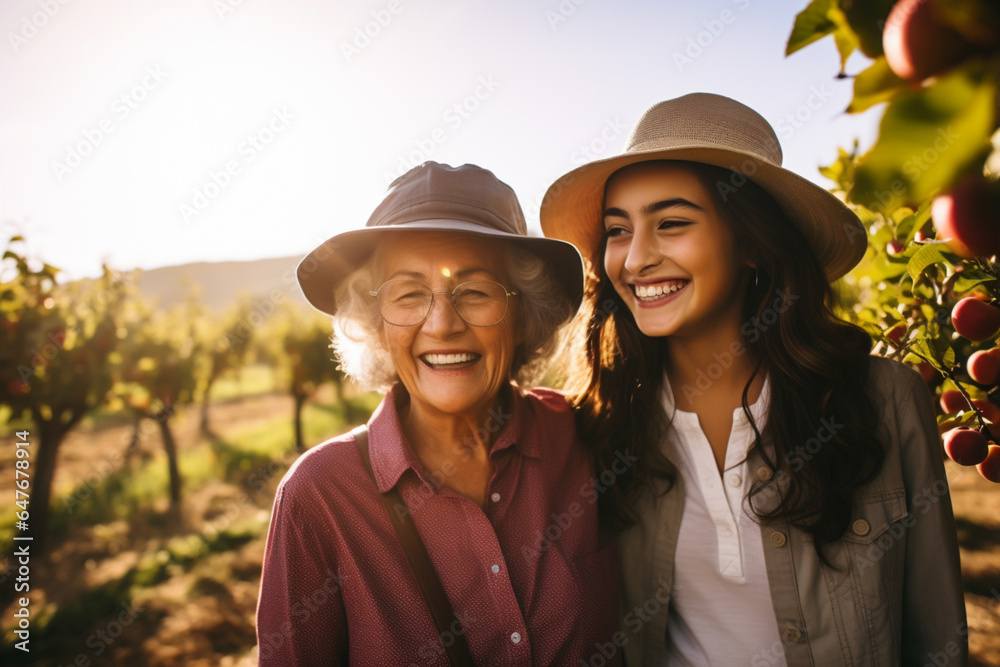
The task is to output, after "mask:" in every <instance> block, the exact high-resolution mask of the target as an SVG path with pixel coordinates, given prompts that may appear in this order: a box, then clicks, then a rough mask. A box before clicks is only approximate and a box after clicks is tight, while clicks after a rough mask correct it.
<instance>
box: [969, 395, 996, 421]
mask: <svg viewBox="0 0 1000 667" xmlns="http://www.w3.org/2000/svg"><path fill="white" fill-rule="evenodd" d="M972 404H973V405H975V406H976V407H977V408H979V411H980V412H982V413H983V416H984V417H986V418H987V419H988V420H990V423H991V424H994V425H998V426H1000V407H997V406H996V404H995V403H993V402H992V401H989V400H986V399H984V398H974V399H972Z"/></svg>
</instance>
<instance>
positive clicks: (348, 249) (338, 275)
mask: <svg viewBox="0 0 1000 667" xmlns="http://www.w3.org/2000/svg"><path fill="white" fill-rule="evenodd" d="M403 230H431V231H450V232H456V233H461V234H475V235H478V236H482V237H485V238H488V239H503V240H505V241H508V242H510V243H513V244H515V245H519V246H521V247H522V248H524V249H525V250H528V251H530V252H533V253H534V254H536V255H538V256H539V257H541V258H542V260H544V261H545V263H546V264H547V265H548V267H549V270H550V272H551V275H552V277H553V278H554V280H555V282H556V284H557V285H558V286H559V287H561V288H562V290H563V292H564V294H565V296H566V298H567V299H569V300H570V301H571V302H572V304H573V308H574V310H575V309H576V308H578V307H579V305H580V301H581V300H582V298H583V260H582V259H581V257H580V253H579V252H578V251H577V249H576V248H575V247H573V246H572V245H571V244H569V243H566V242H564V241H557V240H554V239H546V238H541V237H529V236H528V235H527V234H528V228H527V225H526V224H525V222H524V214H523V213H522V212H521V205H520V204H519V203H518V201H517V196H516V195H515V194H514V191H513V190H512V189H511V187H510V186H509V185H507V184H506V183H503V182H502V181H500V180H498V179H497V177H496V176H494V175H493V173H492V172H490V171H488V170H486V169H483V168H482V167H477V166H476V165H473V164H464V165H462V166H461V167H451V166H449V165H446V164H438V163H437V162H424V163H423V164H421V165H420V166H418V167H414V168H413V169H411V170H409V171H408V172H406V173H405V174H403V175H402V176H400V177H399V178H397V179H396V180H395V181H393V182H392V184H391V185H390V186H389V190H388V192H386V195H385V198H384V199H383V200H382V203H381V204H379V205H378V207H377V208H376V209H375V212H374V213H372V215H371V217H370V218H368V222H367V223H366V224H365V227H364V228H363V229H356V230H353V231H349V232H344V233H342V234H337V235H336V236H333V237H331V238H329V239H327V240H326V241H324V242H323V243H321V244H320V245H319V246H317V247H316V248H315V249H314V250H313V251H312V252H310V253H309V254H308V255H306V256H305V258H303V259H302V261H301V262H299V265H298V268H296V270H295V273H296V277H297V278H298V282H299V286H300V287H301V288H302V293H303V294H304V295H305V297H306V300H308V301H309V303H310V304H312V305H313V307H314V308H316V309H317V310H320V311H322V312H324V313H327V314H330V315H333V314H334V312H336V310H337V302H336V298H335V293H336V290H337V287H338V286H339V285H340V282H341V281H342V280H343V279H344V277H346V276H347V275H348V274H349V273H351V272H352V271H354V270H355V269H357V268H359V267H360V266H361V265H362V264H364V263H365V262H367V261H368V260H369V259H370V257H371V254H372V252H373V251H374V250H375V247H376V246H377V245H378V243H379V241H381V240H382V239H384V238H386V235H387V234H390V233H393V232H397V233H398V232H399V231H403Z"/></svg>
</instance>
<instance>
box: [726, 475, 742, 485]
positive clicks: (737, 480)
mask: <svg viewBox="0 0 1000 667" xmlns="http://www.w3.org/2000/svg"><path fill="white" fill-rule="evenodd" d="M742 483H743V478H742V477H740V476H739V475H730V476H729V486H739V485H740V484H742Z"/></svg>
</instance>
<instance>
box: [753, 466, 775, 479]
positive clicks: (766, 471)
mask: <svg viewBox="0 0 1000 667" xmlns="http://www.w3.org/2000/svg"><path fill="white" fill-rule="evenodd" d="M773 476H774V471H773V470H771V469H770V468H768V467H767V466H761V467H759V468H757V479H759V480H760V481H762V482H766V481H767V480H769V479H771V477H773Z"/></svg>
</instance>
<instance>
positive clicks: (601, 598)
mask: <svg viewBox="0 0 1000 667" xmlns="http://www.w3.org/2000/svg"><path fill="white" fill-rule="evenodd" d="M396 400H399V401H403V402H405V401H408V400H409V396H408V395H407V393H406V391H405V389H404V388H403V387H402V385H397V386H396V387H395V388H394V389H393V390H392V391H391V392H389V394H388V395H387V396H386V397H385V399H384V400H383V401H382V404H381V405H379V407H378V409H377V410H376V411H375V413H374V414H373V415H372V417H371V420H370V421H369V422H368V429H369V451H370V456H371V461H372V468H373V469H374V472H375V478H376V480H377V482H378V487H379V489H380V490H386V489H389V488H391V487H392V486H394V485H398V488H399V491H400V494H401V495H402V497H403V499H404V501H405V502H406V504H407V507H408V509H409V511H410V513H411V516H412V518H413V520H414V523H415V525H416V527H417V531H418V532H419V533H420V537H421V539H422V540H423V542H424V545H425V546H426V547H427V551H428V553H429V554H430V558H431V561H432V563H433V564H434V569H435V570H437V572H438V576H439V577H440V579H441V584H442V586H443V587H444V590H445V593H446V594H447V596H448V599H449V601H450V602H451V605H452V608H453V609H454V611H455V614H456V616H457V618H458V619H459V621H460V623H458V624H456V625H455V627H454V631H455V632H464V633H465V636H466V639H467V641H468V643H469V648H470V650H471V651H472V655H473V658H474V659H475V661H476V663H477V664H480V665H531V664H537V665H549V664H560V665H579V664H580V661H581V660H583V661H584V663H586V664H590V660H591V658H592V657H593V658H595V660H596V663H597V664H615V663H616V662H617V660H616V659H613V660H612V661H610V662H606V661H605V660H604V657H605V656H607V655H608V654H609V653H611V654H614V655H615V656H617V655H618V653H619V652H620V651H619V650H616V647H615V646H614V645H613V644H612V643H611V642H612V641H613V635H614V633H615V632H616V630H617V629H618V628H617V617H618V606H619V601H618V573H617V565H616V557H615V552H614V548H613V547H611V546H607V547H605V546H604V542H602V544H601V546H599V545H598V530H597V498H598V489H603V488H604V486H603V485H602V484H601V483H600V482H599V481H597V480H596V478H595V477H594V473H593V468H592V466H591V464H590V463H589V459H588V458H587V457H586V456H585V454H584V452H583V450H582V446H581V444H580V442H579V440H578V439H577V437H576V429H575V426H574V423H573V417H572V414H571V412H570V410H569V407H568V406H567V405H566V402H565V399H564V398H563V397H562V395H560V394H559V393H557V392H555V391H552V390H548V389H536V390H533V391H530V392H527V393H525V394H523V395H521V394H518V393H517V390H516V389H515V391H514V398H513V400H512V402H511V406H512V407H511V411H510V414H506V413H503V412H500V413H495V414H493V415H492V416H491V419H490V420H488V422H487V424H486V425H485V427H486V428H487V429H488V430H492V431H496V432H497V435H496V437H495V439H494V442H493V446H492V448H491V450H490V461H491V463H492V465H493V472H492V475H491V477H490V481H489V488H488V489H487V494H486V497H487V501H486V507H485V508H481V507H479V505H478V504H476V503H475V502H474V501H472V500H470V499H468V498H466V497H464V496H462V495H461V494H458V493H456V492H455V491H453V490H451V489H450V488H448V487H447V486H445V485H444V484H442V483H440V481H436V480H435V478H434V476H432V475H431V474H429V473H428V472H427V470H426V469H425V468H424V467H423V466H422V465H421V464H420V462H419V460H418V459H417V457H416V456H415V455H414V453H413V451H412V449H411V448H410V446H409V445H408V444H407V442H406V438H405V436H404V435H403V431H402V429H401V427H400V423H399V418H398V413H397V407H396V403H395V401H396ZM438 477H439V478H440V473H439V474H438ZM376 493H377V492H376V489H375V488H374V486H373V485H372V482H371V479H370V478H369V477H368V474H367V473H366V472H365V469H364V467H363V464H362V463H361V458H360V456H359V454H358V451H357V447H356V446H355V443H354V439H353V437H352V436H351V435H342V436H339V437H337V438H334V439H332V440H329V441H327V442H324V443H323V444H320V445H317V446H316V447H314V448H312V449H310V450H309V451H308V452H306V453H305V454H303V455H302V456H301V457H299V459H298V460H297V461H296V462H295V463H294V465H292V467H291V468H290V469H289V470H288V472H287V473H286V474H285V476H284V478H283V479H282V480H281V483H280V484H279V486H278V491H277V494H276V496H275V499H274V509H273V512H272V516H271V525H270V527H269V529H268V534H267V546H266V548H265V555H264V569H263V574H262V578H261V586H260V598H259V601H258V605H257V640H258V655H259V664H260V665H280V666H281V667H289V666H291V665H322V664H335V663H338V662H340V663H346V662H348V661H349V662H350V663H351V664H356V665H445V664H448V663H447V656H446V654H445V652H444V648H443V647H442V643H441V642H442V641H445V642H450V641H451V639H452V638H451V637H448V636H447V633H446V634H445V636H444V637H443V638H442V640H439V639H438V637H437V631H436V629H435V627H434V622H433V620H432V619H431V615H430V612H429V611H428V610H427V607H426V604H425V603H424V600H423V598H422V597H421V595H420V589H419V587H418V586H417V582H416V579H415V578H414V576H413V574H412V572H411V570H410V567H409V565H408V563H407V561H406V557H405V555H404V554H403V551H402V548H401V547H400V545H399V542H398V541H397V539H396V533H395V531H394V530H393V527H392V525H391V524H390V522H389V517H388V516H387V514H386V511H385V509H384V508H383V506H382V504H381V502H380V500H379V497H378V496H377V495H376ZM602 649H603V653H604V655H601V654H602ZM597 656H600V657H599V658H598V657H597Z"/></svg>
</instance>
